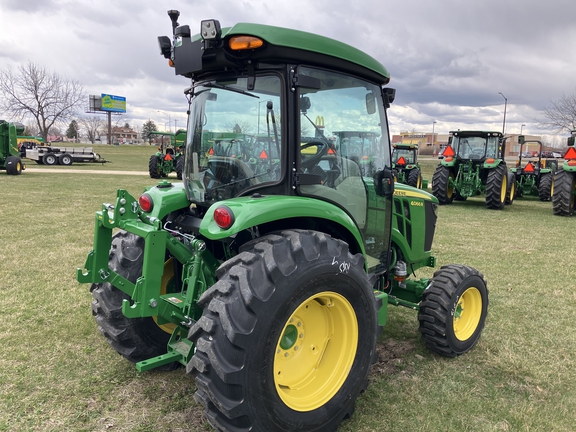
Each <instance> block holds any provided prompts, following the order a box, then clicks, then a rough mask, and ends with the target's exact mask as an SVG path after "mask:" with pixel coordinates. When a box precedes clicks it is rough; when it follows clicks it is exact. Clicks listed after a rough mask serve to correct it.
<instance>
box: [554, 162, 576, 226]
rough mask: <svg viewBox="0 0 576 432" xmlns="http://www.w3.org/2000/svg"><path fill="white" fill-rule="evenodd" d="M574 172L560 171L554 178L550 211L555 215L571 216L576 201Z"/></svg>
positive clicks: (575, 176)
mask: <svg viewBox="0 0 576 432" xmlns="http://www.w3.org/2000/svg"><path fill="white" fill-rule="evenodd" d="M575 194H576V172H568V171H564V170H560V171H558V172H557V173H556V176H555V178H554V194H553V196H552V209H553V211H554V214H555V215H559V216H572V215H573V214H574V202H575V200H576V196H575Z"/></svg>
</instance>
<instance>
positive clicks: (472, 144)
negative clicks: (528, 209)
mask: <svg viewBox="0 0 576 432" xmlns="http://www.w3.org/2000/svg"><path fill="white" fill-rule="evenodd" d="M505 142H506V139H505V138H503V137H502V134H501V133H500V132H484V131H460V130H458V131H451V132H450V138H449V142H448V145H447V146H446V148H445V149H444V153H443V154H442V155H443V158H442V161H441V162H440V164H439V165H438V167H437V168H436V171H435V172H434V175H433V176H432V194H433V195H434V196H435V197H436V198H438V201H439V203H440V204H451V203H452V202H453V201H454V200H456V201H465V200H466V199H467V198H469V197H472V196H475V195H486V207H488V208H489V209H495V210H501V209H503V208H504V205H505V204H511V203H512V201H513V200H514V196H515V193H516V191H515V183H514V176H513V175H512V174H509V173H508V169H507V167H506V161H505V160H504V148H505Z"/></svg>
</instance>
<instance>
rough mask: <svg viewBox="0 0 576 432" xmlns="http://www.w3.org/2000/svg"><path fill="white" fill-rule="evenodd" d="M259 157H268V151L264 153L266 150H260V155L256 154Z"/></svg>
mask: <svg viewBox="0 0 576 432" xmlns="http://www.w3.org/2000/svg"><path fill="white" fill-rule="evenodd" d="M258 157H259V158H260V159H268V153H266V150H262V152H261V153H260V156H258Z"/></svg>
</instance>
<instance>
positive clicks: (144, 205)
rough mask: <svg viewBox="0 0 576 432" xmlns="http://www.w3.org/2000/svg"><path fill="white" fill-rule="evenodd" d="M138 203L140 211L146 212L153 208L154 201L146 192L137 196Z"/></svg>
mask: <svg viewBox="0 0 576 432" xmlns="http://www.w3.org/2000/svg"><path fill="white" fill-rule="evenodd" d="M138 204H140V208H141V209H142V211H145V212H146V213H149V212H151V211H152V209H153V208H154V201H152V198H151V197H150V195H148V194H142V195H140V198H138Z"/></svg>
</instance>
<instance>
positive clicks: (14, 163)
mask: <svg viewBox="0 0 576 432" xmlns="http://www.w3.org/2000/svg"><path fill="white" fill-rule="evenodd" d="M23 132H24V125H23V124H21V123H9V122H7V121H4V120H0V170H6V174H10V175H18V174H22V170H23V169H25V166H24V164H23V163H22V158H21V157H20V151H19V150H18V135H21V134H22V133H23Z"/></svg>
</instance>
